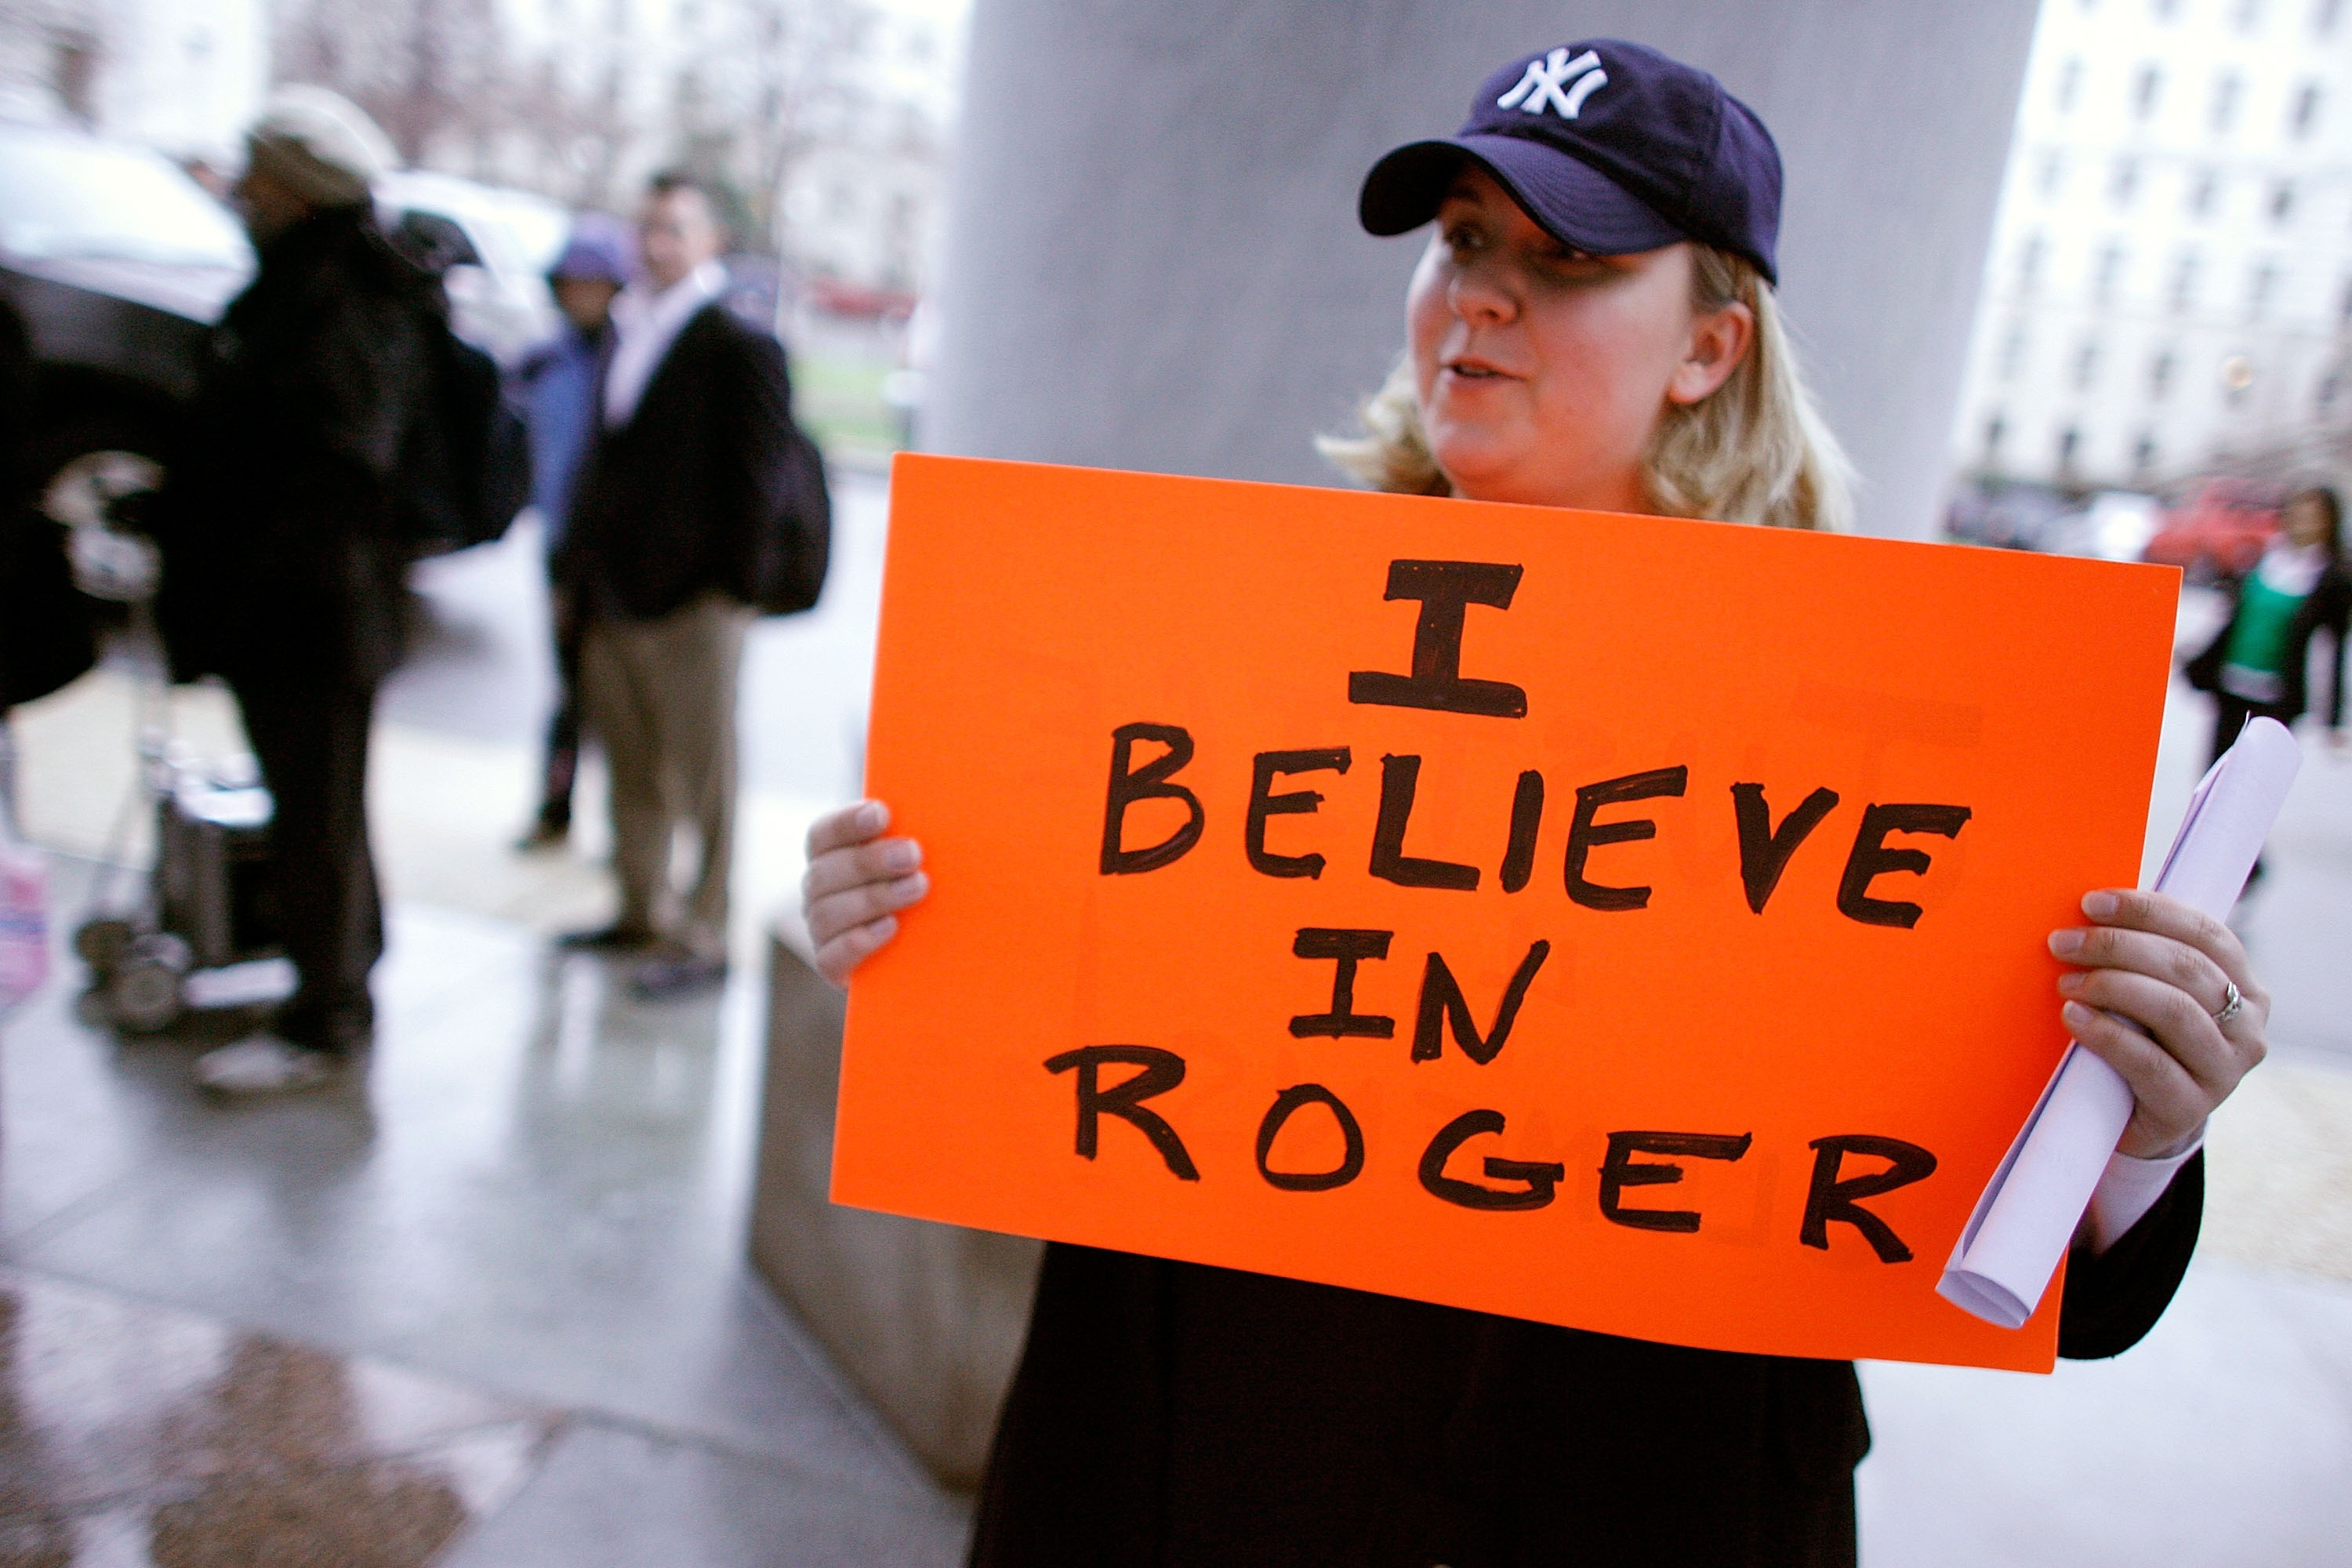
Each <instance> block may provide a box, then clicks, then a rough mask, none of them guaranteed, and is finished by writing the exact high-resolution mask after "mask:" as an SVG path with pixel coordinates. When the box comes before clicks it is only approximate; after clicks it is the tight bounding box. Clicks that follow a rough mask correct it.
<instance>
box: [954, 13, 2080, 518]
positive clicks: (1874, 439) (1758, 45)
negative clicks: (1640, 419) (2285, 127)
mask: <svg viewBox="0 0 2352 1568" xmlns="http://www.w3.org/2000/svg"><path fill="white" fill-rule="evenodd" d="M2034 10H2035V6H2034V5H2033V3H2032V0H1969V3H1967V4H1962V3H1960V0H1920V3H1916V4H1906V5H1888V4H1885V0H1590V3H1581V4H1569V5H1562V4H1559V3H1557V0H1552V3H1541V4H1539V3H1537V0H1482V3H1480V4H1477V5H1465V4H1464V3H1463V0H1346V3H1339V0H1244V3H1238V4H1236V3H1231V0H1228V3H1223V4H1209V3H1199V4H1184V5H1168V4H1162V3H1146V0H977V5H976V6H975V15H974V16H973V20H972V28H971V66H970V70H969V74H968V79H967V88H966V96H965V103H966V108H965V118H964V124H963V129H962V132H961V138H960V141H959V144H958V152H957V159H958V163H957V174H956V183H955V191H954V199H953V207H952V212H951V216H950V235H949V245H948V262H947V266H946V268H944V275H943V281H942V287H941V289H940V307H941V311H942V315H943V318H944V320H943V335H942V339H941V344H940V364H939V368H938V374H937V376H936V378H935V382H934V387H933V392H932V396H931V400H930V406H929V409H928V410H927V427H928V430H929V439H930V444H931V445H932V446H934V447H936V448H937V449H940V450H943V451H950V452H961V453H968V454H973V455H978V456H985V457H1000V458H1033V459H1038V460H1044V461H1052V462H1066V463H1084V464H1093V465H1098V466H1103V467H1111V468H1144V469H1155V470H1160V471H1165V472H1174V473H1191V474H1209V475H1222V476H1225V477H1229V478H1237V479H1276V480H1289V481H1296V482H1303V483H1308V484H1326V483H1334V482H1337V481H1336V479H1335V478H1334V476H1333V475H1332V474H1331V473H1330V472H1329V470H1328V469H1327V468H1324V467H1323V466H1322V464H1321V463H1320V461H1319V459H1318V458H1317V457H1316V456H1315V454H1314V451H1313V449H1312V447H1310V445H1309V439H1310V437H1312V436H1313V435H1314V434H1315V433H1316V432H1318V431H1321V430H1331V429H1339V428H1343V427H1349V426H1351V423H1352V420H1351V410H1352V408H1353V405H1354V404H1355V401H1356V399H1357V398H1358V397H1360V395H1362V394H1363V393H1365V392H1367V391H1369V390H1370V388H1371V387H1372V386H1374V385H1375V384H1378V382H1379V381H1380V379H1381V376H1382V374H1384V373H1385V372H1386V370H1387V368H1388V366H1389V364H1390V363H1391V361H1392V359H1393V357H1394V356H1395V354H1396V353H1397V352H1398V351H1399V349H1400V348H1401V347H1402V332H1403V327H1402V318H1403V299H1404V286H1405V279H1406V277H1407V275H1408V274H1409V273H1410V271H1411V270H1412V262H1413V259H1414V257H1415V256H1416V255H1417V254H1418V248H1419V245H1418V241H1417V240H1415V239H1412V238H1404V239H1394V240H1376V239H1372V238H1370V237H1366V236H1365V235H1363V234H1362V233H1361V232H1360V231H1359V230H1358V228H1357V227H1356V223H1355V198H1356V188H1357V184H1358V182H1359V181H1360V179H1361V178H1362V175H1363V173H1364V171H1365V170H1366V169H1367V168H1369V167H1370V164H1371V162H1372V160H1373V159H1374V158H1375V157H1377V156H1378V155H1379V154H1380V153H1382V152H1384V151H1386V150H1387V149H1388V148H1389V147H1391V146H1393V145H1395V144H1396V143H1398V142H1403V141H1406V140H1409V139H1411V138H1413V137H1416V136H1423V135H1430V134H1444V133H1449V132H1452V131H1453V130H1454V126H1455V125H1456V124H1458V123H1459V122H1460V121H1461V119H1462V117H1463V114H1464V111H1465V109H1466V107H1467V105H1468V103H1469V99H1470V94H1471V92H1472V90H1473V89H1475V87H1476V86H1477V84H1478V82H1479V80H1480V79H1481V78H1482V77H1483V76H1484V75H1485V73H1486V72H1487V71H1488V70H1490V69H1492V68H1494V67H1495V66H1496V65H1498V64H1500V63H1501V62H1502V61H1503V60H1504V59H1506V58H1508V57H1510V56H1511V55H1512V54H1514V53H1518V52H1522V51H1525V50H1528V49H1532V48H1536V47H1543V46H1547V45H1550V44H1555V43H1564V42H1566V41H1568V40H1569V39H1570V38H1572V37H1596V36H1613V37H1626V38H1632V39H1635V40H1638V41H1641V42H1644V43H1648V44H1652V45H1654V46H1656V47H1659V48H1662V49H1664V50H1665V51H1666V52H1668V53H1669V54H1672V55H1675V57H1677V58H1682V59H1686V60H1689V61H1691V62H1693V63H1694V64H1696V65H1699V66H1703V67H1705V68H1706V69H1708V70H1711V71H1713V72H1715V73H1716V74H1717V76H1718V77H1720V78H1722V79H1723V80H1724V81H1725V83H1726V84H1727V85H1728V86H1729V87H1730V89H1731V90H1732V91H1733V92H1735V93H1737V94H1738V95H1739V96H1740V97H1741V98H1743V99H1744V100H1747V101H1748V103H1749V104H1751V105H1752V106H1754V108H1755V109H1756V110H1757V111H1758V112H1759V113H1760V114H1761V115H1762V116H1763V117H1764V120H1765V121H1766V123H1767V124H1769V125H1770V126H1771V128H1772V131H1773V133H1774V135H1775V136H1776V137H1777V138H1778V139H1779V141H1780V148H1781V153H1782V158H1783V161H1784V163H1786V165H1787V170H1788V190H1787V202H1786V207H1785V215H1784V219H1783V226H1782V238H1781V246H1780V263H1781V273H1782V277H1783V279H1784V283H1785V287H1784V289H1783V299H1784V300H1785V302H1786V303H1787V305H1788V308H1789V314H1790V317H1791V319H1792V320H1793V321H1794V322H1795V324H1796V327H1797V330H1798V332H1799V334H1800V337H1801V342H1802V344H1803V347H1804V349H1805V351H1806V357H1807V363H1808V366H1809V369H1810V371H1811V375H1812V378H1813V381H1814V384H1815V385H1816V386H1817V387H1818V388H1819V390H1820V391H1821V393H1822V398H1823V401H1824V403H1825V404H1826V405H1827V408H1828V412H1829V416H1830V418H1831V421H1832V424H1833V425H1834V426H1835V427H1836V428H1837V430H1838V433H1839V435H1840V436H1841V437H1843V439H1844V441H1845V443H1846V446H1847V449H1848V450H1849V451H1850V452H1851V453H1852V454H1853V458H1854V459H1855V462H1856V464H1857V465H1858V466H1859V468H1861V470H1862V474H1863V478H1864V491H1863V495H1862V505H1861V521H1862V526H1863V527H1864V529H1866V530H1868V531H1872V532H1877V533H1886V534H1898V535H1910V536H1915V537H1916V536H1920V535H1924V534H1927V533H1928V532H1929V531H1931V529H1932V527H1933V524H1934V520H1935V517H1936V514H1937V507H1938V505H1939V503H1940V500H1941V496H1942V492H1943V488H1944V484H1945V480H1946V467H1947V462H1948V458H1947V454H1948V450H1949V447H1948V436H1949V432H1950V428H1951V422H1952V417H1953V412H1954V406H1955V399H1956V398H1957V397H1958V391H1959V378H1960V371H1961V361H1962V353H1963V350H1964V347H1965V344H1966V342H1967V338H1968V332H1969V322H1970V319H1971V317H1972V315H1973V313H1974V310H1975V305H1976V297H1977V288H1978V281H1979V275H1980V272H1981V269H1982V262H1983V257H1984V248H1985V245H1986V241H1987V238H1988V237H1989V235H1990V228H1991V223H1992V214H1993V204H1994V198H1995V195H1996V194H1997V191H1998V187H1999V184H2000V173H2001V168H2002V163H2003V159H2004V156H2005V154H2006V153H2007V150H2008V146H2009V137H2010V127H2011V119H2012V116H2013V115H2014V112H2015V110H2016V105H2017V94H2018V88H2019V83H2020V81H2021V79H2022V76H2023V72H2024V66H2025V55H2026V46H2027V43H2028V41H2029V38H2030V36H2031V34H2032V23H2033V16H2034Z"/></svg>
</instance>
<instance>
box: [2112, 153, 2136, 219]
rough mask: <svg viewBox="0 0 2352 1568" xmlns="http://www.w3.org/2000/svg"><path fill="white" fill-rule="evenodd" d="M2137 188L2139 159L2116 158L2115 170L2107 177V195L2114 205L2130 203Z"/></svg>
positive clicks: (2122, 205)
mask: <svg viewBox="0 0 2352 1568" xmlns="http://www.w3.org/2000/svg"><path fill="white" fill-rule="evenodd" d="M2138 189H2139V160H2138V159H2137V158H2133V157H2128V156H2126V157H2122V158H2118V159H2116V166H2115V170H2114V172H2113V173H2112V174H2109V175H2108V177H2107V195H2108V196H2109V197H2110V198H2111V199H2112V200H2113V201H2114V202H2115V204H2116V205H2117V206H2119V207H2125V206H2129V205H2131V199H2132V195H2133V193H2134V192H2136V191H2137V190H2138Z"/></svg>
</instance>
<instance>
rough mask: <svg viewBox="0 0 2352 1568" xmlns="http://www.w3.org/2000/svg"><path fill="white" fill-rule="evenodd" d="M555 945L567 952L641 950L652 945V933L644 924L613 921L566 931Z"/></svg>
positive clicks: (556, 940)
mask: <svg viewBox="0 0 2352 1568" xmlns="http://www.w3.org/2000/svg"><path fill="white" fill-rule="evenodd" d="M555 945H556V946H558V947H560V948H562V949H564V950H565V951H566V952H644V951H645V950H646V949H647V948H649V947H651V946H653V945H654V933H653V932H652V931H648V930H646V928H645V927H644V926H637V925H625V924H623V923H621V922H618V921H615V922H614V924H612V925H608V926H597V927H594V928H593V929H592V930H589V931H565V932H564V933H563V934H562V936H559V937H557V938H556V939H555Z"/></svg>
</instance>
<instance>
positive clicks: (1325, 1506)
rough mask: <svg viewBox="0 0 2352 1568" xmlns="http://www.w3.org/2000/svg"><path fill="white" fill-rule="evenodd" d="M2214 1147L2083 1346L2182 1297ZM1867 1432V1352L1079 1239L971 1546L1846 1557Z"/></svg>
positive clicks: (2141, 1228) (2129, 1252) (2076, 1310)
mask: <svg viewBox="0 0 2352 1568" xmlns="http://www.w3.org/2000/svg"><path fill="white" fill-rule="evenodd" d="M2202 1160H2203V1157H2202V1156H2201V1155H2200V1156H2199V1157H2198V1158H2197V1159H2195V1160H2192V1161H2190V1162H2189V1164H2188V1165H2187V1166H2185V1167H2183V1169H2182V1171H2181V1173H2180V1174H2179V1176H2178V1177H2176V1178H2175V1179H2174V1181H2173V1184H2172V1186H2171V1187H2170V1189H2169V1190H2168V1191H2167V1193H2166V1194H2165V1195H2164V1196H2163V1198H2161V1199H2160V1200H2159V1201H2158V1204H2157V1205H2156V1206H2155V1207H2154V1208H2152V1209H2151V1210H2149V1211H2148V1213H2147V1215H2146V1216H2145V1217H2143V1218H2142V1219H2141V1220H2140V1222H2139V1223H2138V1224H2137V1225H2136V1226H2133V1227H2132V1229H2131V1231H2130V1232H2129V1233H2128V1234H2127V1235H2126V1236H2124V1237H2121V1238H2120V1239H2119V1240H2118V1241H2117V1242H2116V1245H2115V1247H2112V1248H2110V1249H2109V1250H2108V1251H2107V1252H2106V1253H2105V1254H2104V1255H2102V1256H2100V1257H2097V1258H2092V1257H2089V1256H2087V1255H2082V1256H2078V1257H2076V1258H2074V1261H2073V1263H2072V1264H2071V1265H2070V1266H2069V1268H2068V1271H2067V1277H2066V1289H2065V1297H2064V1300H2063V1307H2062V1309H2061V1318H2060V1329H2059V1351H2060V1353H2061V1354H2063V1355H2067V1356H2072V1357H2076V1358H2083V1357H2095V1356H2110V1355H2115V1354H2116V1353H2118V1352H2121V1351H2123V1350H2124V1349H2126V1347H2128V1346H2130V1345H2131V1344H2133V1343H2134V1342H2137V1340H2138V1339H2139V1338H2140V1336H2141V1335H2143V1334H2145V1333H2146V1332H2147V1331H2148V1329H2149V1328H2150V1327H2151V1326H2152V1325H2153V1324H2154V1323H2155V1321H2156V1320H2157V1318H2158V1315H2159V1314H2161V1313H2162V1312H2163V1310H2164V1308H2165V1306H2166V1304H2167V1303H2168V1302H2169V1301H2170V1300H2171V1299H2172V1294H2173V1291H2174V1289H2176V1288H2177V1287H2178V1285H2179V1281H2180V1278H2181V1275H2182V1273H2183V1272H2184V1271H2185V1270H2186V1269H2187V1268H2188V1266H2189V1253H2190V1251H2191V1250H2192V1249H2193V1248H2194V1247H2195V1246H2196V1242H2197V1229H2198V1219H2199V1215H2200V1210H2201V1207H2202V1203H2203V1194H2204V1185H2203V1183H2204V1168H2203V1163H2202ZM1921 1266H1922V1267H1928V1268H1932V1267H1934V1265H1933V1264H1932V1263H1928V1264H1924V1265H1921ZM1869 1447H1870V1430H1869V1427H1868V1426H1867V1425H1866V1424H1865V1423H1864V1419H1863V1413H1862V1394H1861V1388H1860V1385H1859V1384H1857V1382H1856V1381H1855V1378H1854V1373H1853V1366H1852V1365H1851V1364H1850V1363H1845V1362H1829V1361H1798V1360H1792V1359H1788V1358H1784V1357H1776V1356H1755V1355H1734V1354H1729V1353H1727V1352H1720V1351H1702V1350H1688V1349H1684V1348H1681V1347H1678V1346H1674V1345H1660V1344H1651V1343H1647V1342H1642V1341H1638V1340H1627V1339H1616V1338H1612V1337H1610V1336H1608V1335H1603V1334H1590V1333H1579V1332H1577V1331H1573V1330H1569V1329H1559V1328H1551V1327H1548V1326H1546V1325H1544V1324H1540V1323H1530V1322H1523V1321H1518V1320H1516V1319H1511V1318H1499V1317H1492V1316H1488V1315H1486V1314H1484V1313H1478V1312H1469V1311H1464V1310H1459V1309H1456V1308H1451V1307H1434V1306H1429V1305H1426V1304H1424V1303H1422V1302H1416V1301H1406V1300H1399V1299H1397V1298H1394V1297H1389V1296H1374V1295H1368V1294H1365V1293H1363V1292H1361V1291H1356V1290H1343V1289H1335V1288H1333V1287H1330V1286H1326V1285H1309V1284H1304V1283H1301V1282H1298V1281H1296V1280H1289V1279H1273V1278H1270V1277H1268V1276H1265V1275H1258V1274H1243V1273H1237V1272H1235V1271H1234V1270H1231V1269H1223V1268H1205V1267H1202V1266H1201V1265H1198V1264H1188V1263H1171V1262H1164V1261H1161V1260H1159V1259H1155V1258H1137V1257H1133V1256H1130V1255H1129V1254H1126V1253H1118V1252H1099V1251H1095V1250H1092V1249H1089V1248H1087V1247H1065V1246H1058V1245H1057V1246H1055V1247H1050V1248H1048V1249H1047V1251H1046V1255H1045V1269H1044V1272H1043V1273H1042V1274H1041V1276H1040V1277H1039V1279H1038V1285H1037V1307H1036V1312H1035V1315H1034V1318H1033V1319H1032V1321H1031V1325H1030V1331H1029V1345H1028V1349H1027V1352H1026V1353H1025V1355H1024V1358H1023V1361H1022V1365H1021V1371H1020V1373H1019V1374H1018V1376H1017V1377H1016V1378H1015V1379H1014V1382H1013V1392H1012V1394H1011V1395H1010V1397H1009V1398H1008V1399H1007V1401H1006V1403H1005V1409H1004V1415H1003V1420H1002V1422H1001V1423H1000V1424H999V1426H998V1428H997V1436H996V1447H995V1450H994V1452H993V1453H992V1456H991V1458H990V1463H989V1471H988V1479H987V1480H986V1482H985V1483H984V1485H983V1488H982V1494H981V1505H980V1519H979V1523H978V1529H977V1533H976V1535H975V1537H974V1540H973V1543H972V1552H971V1562H972V1563H973V1564H974V1568H1432V1565H1433V1564H1440V1563H1443V1564H1447V1565H1448V1568H1560V1565H1568V1564H1572V1565H1576V1568H1594V1565H1597V1568H1617V1565H1621V1564H1622V1565H1624V1568H1633V1565H1636V1564H1640V1565H1643V1568H1650V1565H1655V1564H1675V1565H1677V1568H1679V1565H1684V1564H1689V1565H1693V1568H1696V1565H1698V1564H1705V1565H1706V1568H1778V1565H1782V1564H1787V1565H1790V1568H1795V1565H1800V1564H1801V1565H1805V1568H1814V1565H1820V1564H1840V1565H1848V1564H1852V1563H1853V1561H1854V1510H1853V1467H1854V1466H1855V1464H1856V1463H1858V1462H1859V1461H1860V1460H1861V1458H1862V1457H1863V1455H1864V1452H1866V1451H1867V1450H1868V1448H1869Z"/></svg>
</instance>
